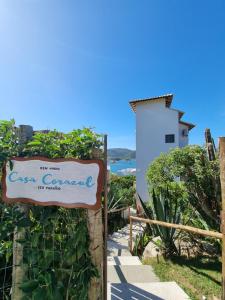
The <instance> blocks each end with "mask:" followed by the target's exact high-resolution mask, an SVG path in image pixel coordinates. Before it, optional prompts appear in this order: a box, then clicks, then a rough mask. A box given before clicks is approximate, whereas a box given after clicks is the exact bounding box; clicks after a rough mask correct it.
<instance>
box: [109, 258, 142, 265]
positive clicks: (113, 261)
mask: <svg viewBox="0 0 225 300" xmlns="http://www.w3.org/2000/svg"><path fill="white" fill-rule="evenodd" d="M107 265H108V266H115V265H119V266H132V265H135V266H139V265H142V263H141V261H140V259H139V257H138V256H108V257H107Z"/></svg>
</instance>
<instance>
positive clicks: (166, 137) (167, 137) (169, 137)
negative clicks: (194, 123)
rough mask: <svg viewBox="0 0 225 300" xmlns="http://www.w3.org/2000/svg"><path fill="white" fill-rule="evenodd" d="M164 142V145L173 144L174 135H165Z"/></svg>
mask: <svg viewBox="0 0 225 300" xmlns="http://www.w3.org/2000/svg"><path fill="white" fill-rule="evenodd" d="M165 142H166V143H175V134H166V135H165Z"/></svg>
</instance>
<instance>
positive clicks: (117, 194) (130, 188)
mask: <svg viewBox="0 0 225 300" xmlns="http://www.w3.org/2000/svg"><path fill="white" fill-rule="evenodd" d="M134 184H135V176H132V175H129V176H117V175H113V174H112V175H111V178H110V189H109V194H108V198H109V200H110V203H111V202H112V204H115V203H116V207H117V208H121V207H128V206H132V205H133V204H134V195H135V186H134ZM112 204H111V206H112Z"/></svg>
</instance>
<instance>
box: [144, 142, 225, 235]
mask: <svg viewBox="0 0 225 300" xmlns="http://www.w3.org/2000/svg"><path fill="white" fill-rule="evenodd" d="M147 181H148V185H149V190H150V192H151V191H152V189H154V190H155V192H156V194H159V192H160V190H161V189H164V190H165V189H166V188H167V187H168V188H169V190H170V192H171V197H172V198H173V199H178V200H179V201H180V203H182V205H184V209H185V213H184V215H185V216H186V219H190V220H189V221H192V220H193V217H194V216H193V215H192V212H193V211H194V210H197V212H198V213H199V215H200V216H201V218H202V219H203V220H204V222H205V223H206V224H207V226H208V227H209V228H212V229H215V230H219V226H220V217H219V214H220V209H221V193H220V182H219V163H218V158H217V159H216V160H215V161H209V159H208V157H207V155H206V151H205V149H204V148H202V147H200V146H186V147H184V148H175V149H173V150H171V151H170V152H169V153H167V154H161V155H160V156H159V157H158V158H156V159H155V160H154V161H153V163H152V164H151V165H150V166H149V168H148V171H147ZM190 205H191V207H190ZM193 221H194V220H193Z"/></svg>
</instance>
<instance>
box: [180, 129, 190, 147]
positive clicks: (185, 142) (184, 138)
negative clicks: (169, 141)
mask: <svg viewBox="0 0 225 300" xmlns="http://www.w3.org/2000/svg"><path fill="white" fill-rule="evenodd" d="M184 129H185V130H187V132H188V126H187V125H184V124H179V146H180V147H181V148H183V147H185V146H187V145H188V136H184V135H183V130H184Z"/></svg>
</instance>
